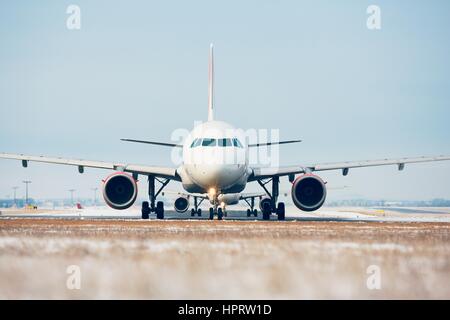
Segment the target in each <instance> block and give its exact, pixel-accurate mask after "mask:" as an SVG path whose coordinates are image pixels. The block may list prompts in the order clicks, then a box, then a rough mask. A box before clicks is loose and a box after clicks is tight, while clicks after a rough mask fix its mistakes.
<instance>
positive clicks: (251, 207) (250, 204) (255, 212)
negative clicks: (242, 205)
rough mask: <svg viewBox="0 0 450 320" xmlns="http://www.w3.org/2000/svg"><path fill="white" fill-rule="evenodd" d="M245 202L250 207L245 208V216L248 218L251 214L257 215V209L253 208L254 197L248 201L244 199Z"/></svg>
mask: <svg viewBox="0 0 450 320" xmlns="http://www.w3.org/2000/svg"><path fill="white" fill-rule="evenodd" d="M244 201H245V202H247V204H248V206H249V207H250V209H247V218H250V217H251V216H255V218H256V217H258V210H256V209H255V197H251V198H250V202H249V201H248V199H244Z"/></svg>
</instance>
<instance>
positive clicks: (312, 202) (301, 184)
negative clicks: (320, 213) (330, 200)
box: [291, 174, 327, 211]
mask: <svg viewBox="0 0 450 320" xmlns="http://www.w3.org/2000/svg"><path fill="white" fill-rule="evenodd" d="M291 193H292V200H293V201H294V204H295V206H296V207H297V208H299V209H300V210H303V211H315V210H317V209H319V208H320V207H321V206H322V205H323V203H324V202H325V198H326V196H327V189H326V187H325V183H324V182H323V180H322V179H321V178H319V177H318V176H316V175H313V174H304V175H301V176H299V177H298V178H297V179H296V180H295V181H294V183H293V184H292V190H291Z"/></svg>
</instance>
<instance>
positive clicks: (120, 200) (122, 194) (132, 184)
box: [103, 172, 138, 210]
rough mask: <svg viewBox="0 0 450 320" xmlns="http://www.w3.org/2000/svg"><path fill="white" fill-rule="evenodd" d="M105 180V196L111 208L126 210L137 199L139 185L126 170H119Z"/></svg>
mask: <svg viewBox="0 0 450 320" xmlns="http://www.w3.org/2000/svg"><path fill="white" fill-rule="evenodd" d="M103 182H104V185H103V198H104V199H105V202H106V204H107V205H108V206H110V207H111V208H113V209H117V210H125V209H128V208H129V207H131V206H132V205H133V203H134V202H135V201H136V197H137V194H138V187H137V183H136V180H134V178H133V177H132V176H130V175H128V174H126V173H124V172H117V173H114V174H112V175H110V176H109V177H107V178H106V179H105V180H103Z"/></svg>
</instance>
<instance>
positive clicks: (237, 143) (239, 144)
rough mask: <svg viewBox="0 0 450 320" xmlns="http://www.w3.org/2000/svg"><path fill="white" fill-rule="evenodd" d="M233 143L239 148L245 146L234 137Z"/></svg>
mask: <svg viewBox="0 0 450 320" xmlns="http://www.w3.org/2000/svg"><path fill="white" fill-rule="evenodd" d="M233 145H234V146H235V147H238V148H243V146H242V144H241V142H240V141H239V140H238V139H236V138H233Z"/></svg>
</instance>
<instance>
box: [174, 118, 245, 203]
mask: <svg viewBox="0 0 450 320" xmlns="http://www.w3.org/2000/svg"><path fill="white" fill-rule="evenodd" d="M178 173H179V175H180V177H181V180H182V184H183V187H184V189H185V190H186V191H188V192H197V193H208V194H210V195H211V194H212V195H217V196H218V195H220V194H225V193H238V192H241V191H242V190H243V189H244V188H245V185H246V183H247V179H248V176H249V175H250V173H251V171H250V170H249V167H248V149H247V146H246V144H245V137H244V135H243V133H242V131H239V130H236V129H235V128H234V127H233V126H231V125H230V124H228V123H226V122H222V121H208V122H205V123H202V124H200V125H198V126H196V127H195V128H194V129H193V130H192V131H191V133H190V134H189V136H188V137H187V138H186V140H185V142H184V144H183V164H182V166H181V167H180V168H179V169H178Z"/></svg>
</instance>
